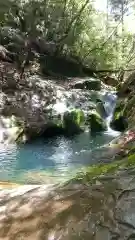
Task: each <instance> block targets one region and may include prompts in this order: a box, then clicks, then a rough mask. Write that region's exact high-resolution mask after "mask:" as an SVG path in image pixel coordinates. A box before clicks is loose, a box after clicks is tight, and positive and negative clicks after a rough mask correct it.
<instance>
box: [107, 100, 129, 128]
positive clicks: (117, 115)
mask: <svg viewBox="0 0 135 240" xmlns="http://www.w3.org/2000/svg"><path fill="white" fill-rule="evenodd" d="M110 126H111V128H112V129H114V130H116V131H120V132H122V131H124V130H126V128H128V121H127V119H126V116H124V102H123V101H118V102H117V104H116V107H115V110H114V114H113V118H112V121H111V123H110Z"/></svg>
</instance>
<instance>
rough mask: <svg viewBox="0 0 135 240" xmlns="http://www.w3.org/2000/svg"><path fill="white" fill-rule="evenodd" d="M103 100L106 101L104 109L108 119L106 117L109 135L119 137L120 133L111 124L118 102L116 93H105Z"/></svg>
mask: <svg viewBox="0 0 135 240" xmlns="http://www.w3.org/2000/svg"><path fill="white" fill-rule="evenodd" d="M103 100H104V107H105V110H106V113H107V117H106V123H107V133H109V134H111V135H113V136H114V137H115V136H116V137H117V136H118V135H119V134H120V133H119V132H118V131H114V130H113V129H111V127H110V122H111V120H112V117H113V112H114V109H115V106H116V100H117V96H116V92H114V91H112V92H105V94H104V96H103Z"/></svg>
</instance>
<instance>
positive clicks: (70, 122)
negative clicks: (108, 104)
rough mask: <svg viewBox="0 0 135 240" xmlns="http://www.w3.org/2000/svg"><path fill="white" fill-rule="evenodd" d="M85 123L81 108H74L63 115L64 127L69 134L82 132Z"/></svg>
mask: <svg viewBox="0 0 135 240" xmlns="http://www.w3.org/2000/svg"><path fill="white" fill-rule="evenodd" d="M84 123H85V116H84V112H83V111H82V110H80V109H73V110H71V111H70V112H66V113H65V114H64V116H63V128H64V129H65V132H66V133H68V134H75V133H80V132H81V131H83V127H84Z"/></svg>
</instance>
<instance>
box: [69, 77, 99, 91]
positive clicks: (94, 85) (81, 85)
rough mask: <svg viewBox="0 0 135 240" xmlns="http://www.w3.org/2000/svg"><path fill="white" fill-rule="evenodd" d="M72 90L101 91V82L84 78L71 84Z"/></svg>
mask: <svg viewBox="0 0 135 240" xmlns="http://www.w3.org/2000/svg"><path fill="white" fill-rule="evenodd" d="M71 87H72V88H75V89H87V90H95V91H100V90H101V81H100V80H99V79H94V78H85V79H80V80H77V81H75V82H74V83H72V84H71Z"/></svg>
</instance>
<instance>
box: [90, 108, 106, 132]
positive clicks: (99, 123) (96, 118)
mask: <svg viewBox="0 0 135 240" xmlns="http://www.w3.org/2000/svg"><path fill="white" fill-rule="evenodd" d="M87 122H88V124H89V126H90V130H91V132H101V131H105V130H107V125H106V122H105V121H104V119H103V118H102V117H101V116H100V115H99V114H98V113H97V112H96V111H91V112H90V113H89V114H88V119H87Z"/></svg>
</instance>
